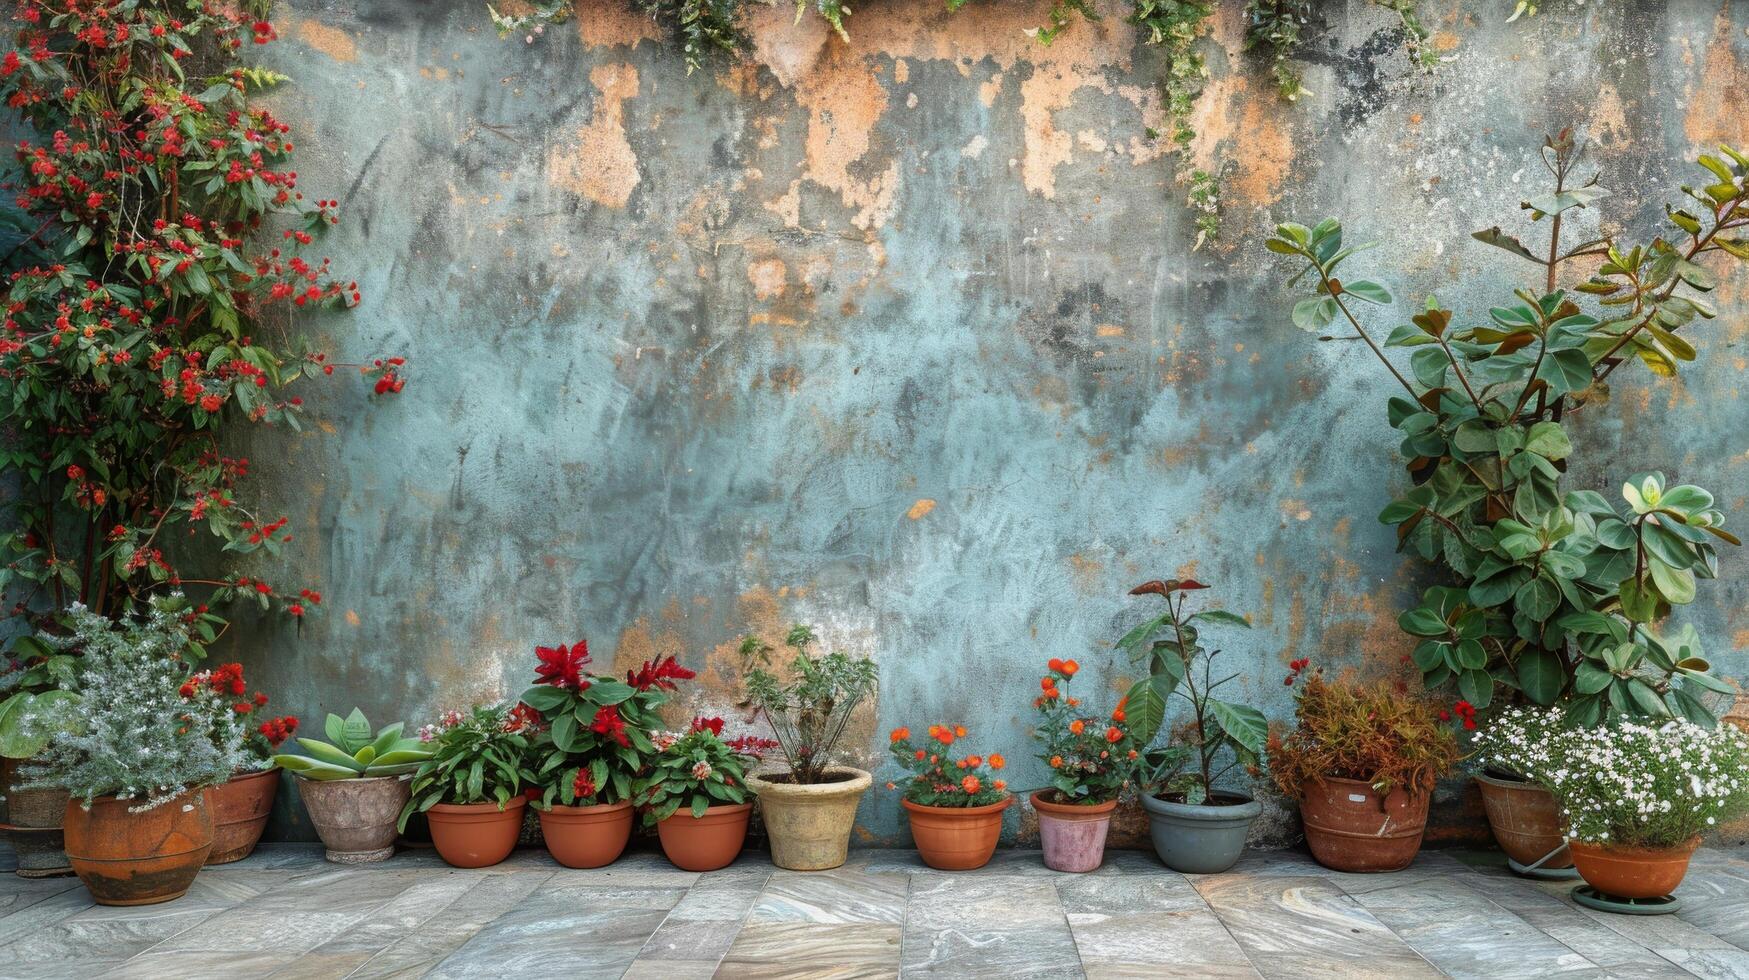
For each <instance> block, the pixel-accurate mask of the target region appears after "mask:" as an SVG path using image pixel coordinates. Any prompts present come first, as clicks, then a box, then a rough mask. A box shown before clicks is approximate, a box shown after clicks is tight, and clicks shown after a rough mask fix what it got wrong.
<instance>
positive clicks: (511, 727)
mask: <svg viewBox="0 0 1749 980" xmlns="http://www.w3.org/2000/svg"><path fill="white" fill-rule="evenodd" d="M543 720H544V719H542V718H541V714H540V712H538V711H536V710H534V709H533V708H531V707H529V706H528V705H526V704H523V703H522V702H521V701H518V702H516V705H515V707H512V708H511V709H510V711H509V713H508V714H506V715H505V716H504V730H505V731H506V732H510V733H512V734H514V733H516V732H520V731H524V730H527V731H539V730H540V727H541V722H542V721H543Z"/></svg>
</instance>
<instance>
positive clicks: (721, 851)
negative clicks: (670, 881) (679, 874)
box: [656, 803, 753, 871]
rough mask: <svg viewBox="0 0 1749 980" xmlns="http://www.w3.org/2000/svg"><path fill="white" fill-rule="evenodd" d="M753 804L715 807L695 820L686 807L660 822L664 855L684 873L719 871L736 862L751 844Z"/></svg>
mask: <svg viewBox="0 0 1749 980" xmlns="http://www.w3.org/2000/svg"><path fill="white" fill-rule="evenodd" d="M752 817H753V804H751V803H736V804H734V805H725V806H713V807H710V808H708V809H706V810H705V811H704V816H702V817H695V816H693V815H692V811H691V810H688V809H686V808H684V807H682V808H681V809H679V810H676V811H674V813H673V814H672V815H671V816H669V817H668V819H666V820H660V821H657V823H656V837H657V838H658V839H659V840H660V841H661V842H662V853H663V854H666V855H668V860H670V861H672V862H674V866H675V867H677V868H680V869H681V870H683V871H715V870H717V869H718V868H726V867H728V866H729V865H731V864H733V863H735V858H736V857H738V856H739V855H740V853H741V845H742V844H745V843H746V842H747V823H748V821H749V820H751V819H752Z"/></svg>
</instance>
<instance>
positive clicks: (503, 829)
mask: <svg viewBox="0 0 1749 980" xmlns="http://www.w3.org/2000/svg"><path fill="white" fill-rule="evenodd" d="M527 806H528V797H526V796H513V797H511V798H510V802H508V803H506V804H504V805H503V806H502V807H500V806H499V805H498V804H497V803H438V804H436V805H434V806H433V807H432V808H431V809H429V810H426V811H425V816H426V818H427V819H428V820H430V821H431V843H432V845H433V846H435V847H436V848H437V856H438V857H441V858H443V859H444V860H445V861H447V862H448V863H450V864H452V865H454V866H455V867H458V868H486V867H490V866H492V865H494V864H497V863H498V862H500V861H502V860H504V859H505V858H507V857H509V856H510V852H511V851H513V850H515V849H516V838H517V836H518V835H519V834H521V833H522V811H523V810H524V809H525V808H527Z"/></svg>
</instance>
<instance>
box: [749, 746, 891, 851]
mask: <svg viewBox="0 0 1749 980" xmlns="http://www.w3.org/2000/svg"><path fill="white" fill-rule="evenodd" d="M826 775H827V776H828V777H830V778H831V780H832V781H831V782H826V783H792V782H789V774H788V773H771V772H768V773H753V774H750V775H749V776H748V777H747V787H748V788H749V789H751V790H752V791H753V792H754V793H756V794H758V796H759V809H760V812H762V813H763V814H764V815H765V832H766V833H767V834H768V835H770V837H771V863H772V864H775V865H777V866H778V867H780V868H787V869H789V870H791V871H824V870H825V869H827V868H836V867H838V866H839V865H841V864H843V863H844V859H845V858H846V857H847V856H848V852H849V848H850V830H851V828H852V827H853V826H855V825H856V806H857V804H858V803H861V802H862V794H864V793H866V792H868V787H869V784H870V783H872V782H873V781H874V779H873V777H872V776H870V775H869V774H868V773H866V772H864V771H862V770H861V769H853V768H851V767H849V766H834V767H833V768H830V769H828V770H826Z"/></svg>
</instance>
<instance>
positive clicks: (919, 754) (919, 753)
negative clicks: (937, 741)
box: [917, 749, 923, 759]
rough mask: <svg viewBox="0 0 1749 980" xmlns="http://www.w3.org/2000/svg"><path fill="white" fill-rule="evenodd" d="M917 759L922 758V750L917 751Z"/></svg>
mask: <svg viewBox="0 0 1749 980" xmlns="http://www.w3.org/2000/svg"><path fill="white" fill-rule="evenodd" d="M917 758H919V759H921V758H923V750H922V749H918V750H917Z"/></svg>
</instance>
